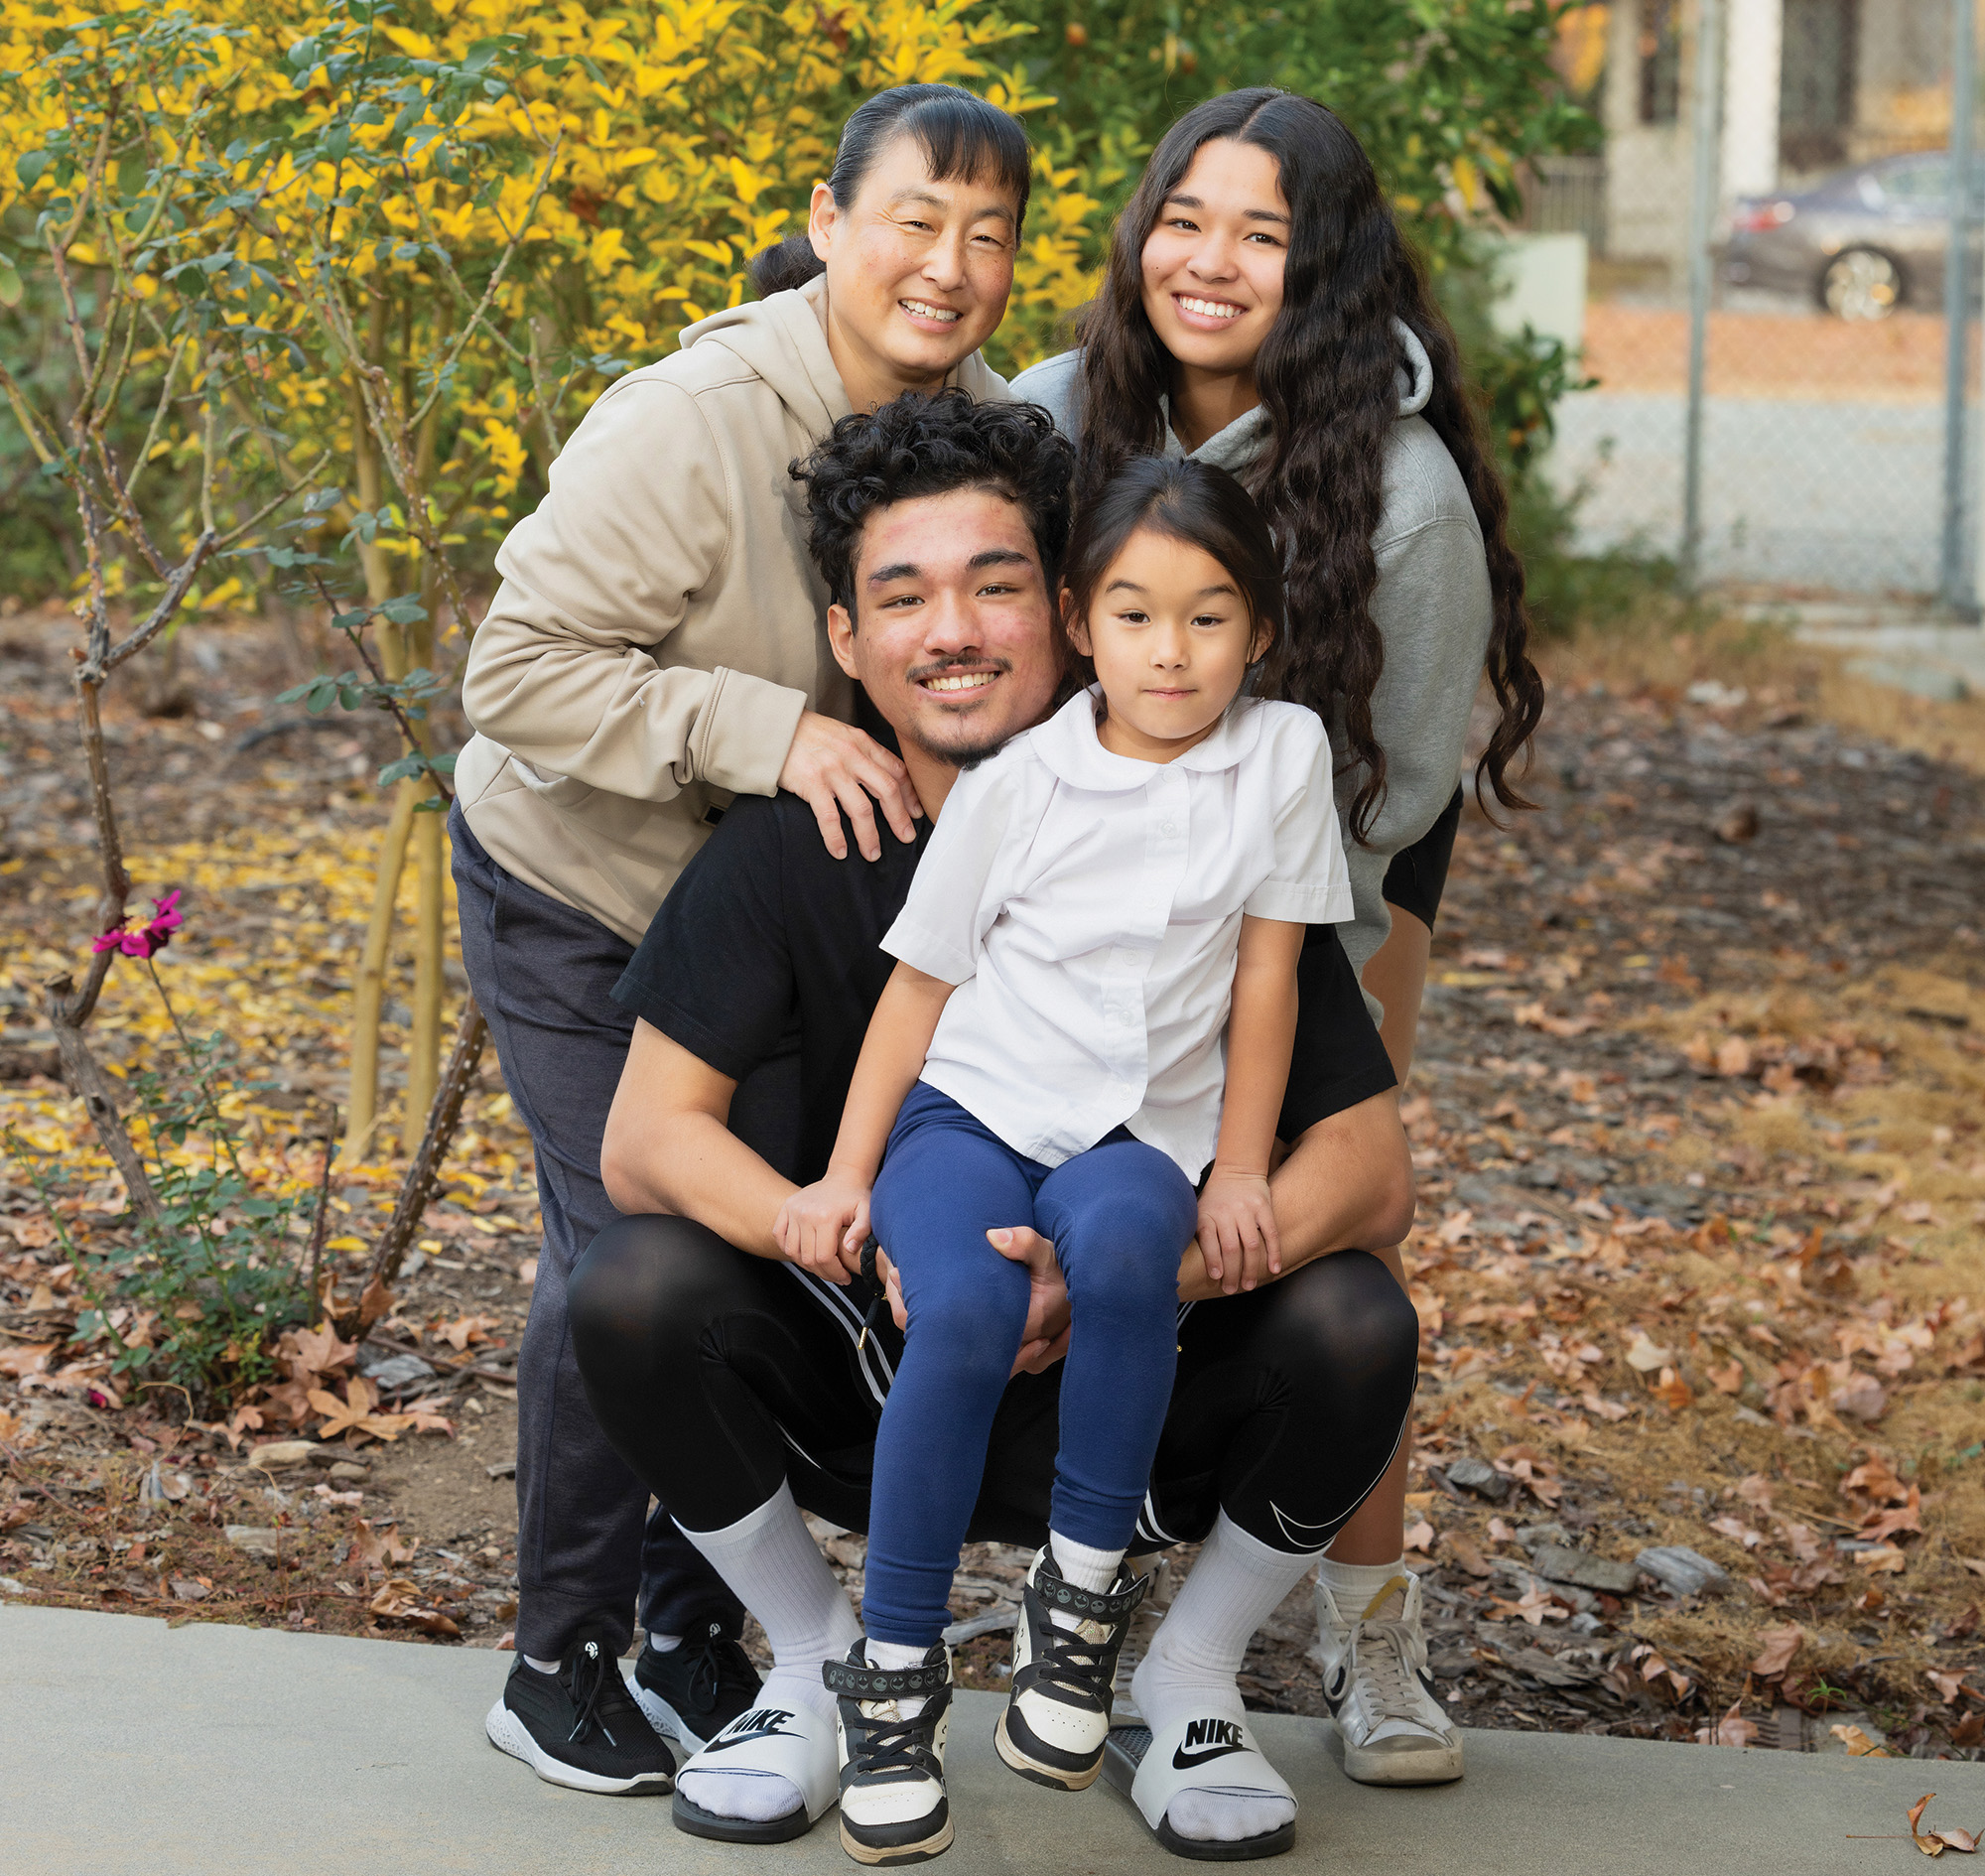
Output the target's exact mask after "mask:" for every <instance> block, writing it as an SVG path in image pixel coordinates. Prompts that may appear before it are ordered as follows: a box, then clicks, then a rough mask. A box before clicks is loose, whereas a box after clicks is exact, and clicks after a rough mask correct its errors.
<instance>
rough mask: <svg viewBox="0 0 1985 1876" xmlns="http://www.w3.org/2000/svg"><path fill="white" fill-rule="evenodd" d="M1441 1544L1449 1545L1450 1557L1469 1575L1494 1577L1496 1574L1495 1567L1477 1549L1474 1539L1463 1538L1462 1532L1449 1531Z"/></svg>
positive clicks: (1444, 1535)
mask: <svg viewBox="0 0 1985 1876" xmlns="http://www.w3.org/2000/svg"><path fill="white" fill-rule="evenodd" d="M1441 1542H1442V1543H1444V1544H1446V1545H1447V1553H1448V1555H1449V1556H1451V1557H1453V1559H1454V1560H1455V1561H1456V1562H1457V1563H1459V1564H1460V1565H1461V1567H1462V1568H1463V1569H1465V1570H1466V1571H1467V1572H1468V1573H1469V1575H1471V1576H1494V1575H1495V1574H1496V1567H1495V1565H1494V1564H1493V1563H1490V1562H1488V1561H1487V1560H1486V1559H1485V1558H1484V1557H1483V1554H1482V1552H1481V1551H1480V1550H1478V1549H1477V1548H1476V1547H1475V1543H1474V1541H1473V1540H1472V1539H1469V1538H1465V1537H1463V1536H1462V1534H1461V1533H1460V1532H1458V1531H1449V1532H1446V1533H1444V1534H1443V1535H1442V1537H1441Z"/></svg>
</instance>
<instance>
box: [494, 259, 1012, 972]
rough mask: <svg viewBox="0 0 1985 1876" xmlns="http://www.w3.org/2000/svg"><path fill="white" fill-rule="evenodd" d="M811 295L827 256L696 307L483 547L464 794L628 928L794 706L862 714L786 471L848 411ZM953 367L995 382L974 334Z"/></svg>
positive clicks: (771, 764)
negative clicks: (783, 288)
mask: <svg viewBox="0 0 1985 1876" xmlns="http://www.w3.org/2000/svg"><path fill="white" fill-rule="evenodd" d="M826 316H827V281H826V278H825V277H824V276H823V277H821V278H818V279H815V280H813V281H811V282H809V283H808V284H807V285H806V286H804V287H802V288H800V289H799V290H798V291H796V292H792V293H777V294H773V295H772V296H771V298H769V299H767V300H762V301H756V302H753V303H751V304H749V305H746V306H739V307H732V308H731V309H730V310H729V311H728V312H724V313H719V314H716V315H714V316H713V317H712V318H710V319H707V320H703V321H701V322H700V323H698V324H697V325H695V326H692V327H690V328H689V329H688V331H686V332H685V333H684V334H683V335H682V349H681V350H680V351H678V352H676V353H675V354H674V355H673V356H671V357H668V358H665V359H663V360H662V361H661V363H659V364H653V365H648V366H646V367H645V368H644V369H642V370H639V371H631V372H629V373H628V374H627V375H626V376H625V377H624V378H621V379H619V380H617V381H616V382H615V383H614V384H613V385H611V386H610V387H609V388H608V389H607V390H606V391H605V393H604V394H603V395H602V396H601V397H600V399H599V401H598V402H597V403H596V404H595V405H594V406H593V408H592V409H591V410H590V411H589V412H588V413H587V415H586V420H585V421H584V422H583V423H582V424H581V425H580V426H579V428H578V429H577V430H576V431H575V432H574V433H573V436H572V440H571V441H570V442H569V443H568V444H567V445H566V447H565V450H564V452H563V453H562V454H561V455H560V457H559V459H558V461H557V462H556V463H554V464H553V466H552V472H551V490H550V492H549V493H548V494H547V495H546V497H545V499H544V501H543V502H542V503H541V504H540V505H539V507H538V509H537V511H536V512H535V513H534V514H531V515H529V516H527V517H526V518H525V519H524V520H522V521H519V522H518V523H517V525H516V526H515V527H514V528H513V529H511V531H510V536H509V538H508V539H507V540H506V541H505V542H504V543H503V546H502V548H501V549H500V551H499V552H498V553H497V556H496V570H497V572H498V573H500V574H501V575H502V577H503V584H502V586H501V587H500V588H498V590H497V593H496V598H495V600H494V602H493V603H491V605H490V607H489V611H488V614H487V616H485V617H484V619H483V621H482V623H481V625H480V626H479V627H478V628H477V630H476V633H475V640H474V643H473V645H472V646H471V647H470V649H469V654H468V668H467V671H466V672H465V673H464V675H463V684H462V701H463V711H464V712H465V714H466V715H467V718H468V721H469V724H470V725H471V727H472V728H473V729H474V730H475V732H476V735H475V736H474V737H473V738H472V739H471V740H470V742H469V744H468V746H467V747H466V748H465V749H463V752H462V755H461V758H460V761H459V763H458V765H457V769H456V785H457V794H458V796H459V798H460V800H461V802H462V808H463V814H464V815H465V816H466V817H467V820H468V826H469V830H470V831H471V832H472V833H473V834H474V836H475V838H476V839H477V840H478V841H480V842H481V843H482V845H483V846H484V847H485V848H486V849H487V850H488V852H489V854H490V856H491V857H492V858H493V859H494V860H495V861H496V862H497V863H498V864H499V865H500V866H501V867H503V868H504V869H505V870H506V871H508V872H510V873H511V874H513V875H514V876H515V877H517V878H519V879H522V880H523V881H524V882H525V883H526V884H527V885H531V886H535V887H536V888H537V889H538V890H539V891H541V892H546V893H549V894H550V895H551V896H552V897H553V898H556V899H561V900H563V901H564V902H565V903H566V904H568V905H573V906H577V907H578V908H579V909H580V910H581V911H584V912H589V913H591V914H592V915H593V916H594V917H595V918H596V919H598V920H599V922H600V923H601V924H602V925H604V926H606V927H607V928H608V929H609V930H611V931H614V932H617V933H618V934H619V935H620V936H621V937H622V938H624V939H626V940H627V941H628V943H630V944H637V943H639V941H640V939H641V936H642V934H643V933H644V932H645V931H646V930H647V928H648V922H649V920H651V919H652V918H653V917H654V915H655V912H656V909H657V908H658V907H659V906H660V905H661V902H662V899H663V897H664V895H665V894H666V893H667V892H668V889H669V887H670V886H672V885H673V884H674V883H675V880H676V876H677V874H679V873H680V872H681V871H682V870H683V868H684V867H685V866H687V865H688V864H689V861H690V858H691V856H692V855H694V854H695V852H696V851H697V849H698V848H699V847H700V846H701V845H702V844H703V842H704V840H705V839H706V838H707V837H708V835H709V832H710V828H711V826H712V825H713V823H714V822H715V821H716V819H717V818H718V817H719V816H720V815H721V812H722V810H723V807H724V805H725V803H726V802H728V800H729V799H730V797H731V796H732V795H738V794H753V795H769V794H771V793H772V792H773V790H774V789H775V788H776V787H777V786H778V777H779V770H780V769H781V768H782V767H783V766H784V764H785V759H786V750H787V748H788V747H789V746H790V744H791V742H792V739H793V732H794V731H795V730H796V729H797V728H798V726H799V720H800V713H801V712H802V711H804V710H816V711H820V712H822V713H823V714H825V715H828V716H832V717H839V718H841V719H842V720H843V721H847V720H848V719H849V718H850V717H851V715H852V713H853V706H854V694H853V690H852V687H851V685H850V683H849V680H848V679H847V677H846V676H844V675H843V673H842V672H841V670H840V668H839V667H838V666H837V665H836V664H835V662H834V658H833V655H832V653H831V652H830V651H829V650H828V644H827V631H826V619H827V603H828V598H827V589H826V587H825V586H824V585H823V584H822V583H821V579H820V576H819V575H818V574H817V573H816V572H815V571H814V565H813V561H812V559H811V558H810V556H809V555H808V553H807V545H806V533H807V516H806V497H805V491H804V490H803V489H802V488H801V487H800V485H799V484H798V483H797V482H795V481H794V480H793V479H792V478H791V476H790V475H789V474H788V473H787V468H788V466H789V465H790V464H791V463H792V462H793V460H794V459H795V458H796V457H802V456H804V455H806V454H807V452H808V451H809V450H811V449H812V448H813V447H814V445H815V444H816V443H818V442H819V441H820V440H821V438H822V437H824V436H825V435H826V434H827V432H828V430H829V429H830V428H831V427H832V426H833V424H834V423H835V422H836V420H837V419H839V418H842V417H845V416H847V415H848V413H849V404H848V393H847V392H846V391H845V390H844V389H843V388H842V383H841V376H840V373H839V372H837V371H836V370H835V367H834V360H833V357H832V356H831V354H830V353H829V351H828V348H827V327H826ZM946 382H947V383H950V384H957V385H962V386H964V388H965V389H966V390H968V391H970V392H971V393H972V394H973V396H975V397H978V398H985V399H992V398H1001V399H1002V398H1004V397H1005V396H1006V395H1007V391H1006V384H1005V380H1004V379H1003V378H1001V377H999V376H998V374H997V373H996V372H994V371H993V370H992V368H991V367H990V366H989V365H987V364H986V362H985V361H984V360H983V359H982V358H981V357H980V356H979V354H978V353H977V352H974V353H973V354H972V356H971V357H969V358H967V359H966V360H965V361H964V363H963V364H961V365H960V366H959V367H958V369H957V370H956V371H954V372H953V373H952V375H951V377H950V378H949V379H947V380H946Z"/></svg>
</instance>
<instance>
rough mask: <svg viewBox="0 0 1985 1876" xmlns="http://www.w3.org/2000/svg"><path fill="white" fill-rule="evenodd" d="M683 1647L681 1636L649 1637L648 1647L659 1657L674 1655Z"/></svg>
mask: <svg viewBox="0 0 1985 1876" xmlns="http://www.w3.org/2000/svg"><path fill="white" fill-rule="evenodd" d="M682 1645H683V1638H682V1637H681V1636H680V1635H651V1636H649V1637H648V1646H649V1647H650V1648H652V1649H653V1650H654V1651H655V1653H656V1654H657V1655H673V1654H674V1653H675V1652H676V1650H677V1649H679V1648H680V1647H681V1646H682Z"/></svg>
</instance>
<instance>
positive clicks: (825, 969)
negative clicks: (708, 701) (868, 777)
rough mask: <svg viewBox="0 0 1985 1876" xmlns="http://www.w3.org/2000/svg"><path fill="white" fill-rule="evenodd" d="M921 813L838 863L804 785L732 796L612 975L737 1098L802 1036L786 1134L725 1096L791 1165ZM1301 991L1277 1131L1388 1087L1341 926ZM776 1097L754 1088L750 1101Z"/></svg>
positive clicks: (868, 980)
mask: <svg viewBox="0 0 1985 1876" xmlns="http://www.w3.org/2000/svg"><path fill="white" fill-rule="evenodd" d="M930 825H931V824H930V823H929V822H928V821H925V822H922V823H921V824H920V825H919V831H918V838H917V840H916V842H915V844H914V845H909V846H906V845H905V844H904V843H903V842H901V841H899V840H897V839H896V837H895V836H894V835H893V834H891V833H890V832H889V831H888V830H887V828H886V827H885V828H883V830H882V857H881V858H880V859H879V860H876V861H873V862H870V861H865V860H863V859H862V858H861V856H860V853H859V852H858V851H857V849H856V846H855V839H854V835H853V833H852V832H850V833H849V837H848V854H849V857H848V858H847V859H846V860H836V859H835V858H834V857H833V856H832V855H831V854H829V852H828V851H827V849H826V847H825V846H824V845H823V844H822V842H821V838H820V825H819V823H818V822H817V821H816V820H815V819H814V813H813V810H812V809H811V808H809V807H808V806H807V804H806V803H805V802H803V801H801V800H800V799H799V797H798V796H796V795H789V794H785V793H780V794H778V795H774V796H772V797H771V798H770V799H767V798H766V797H764V796H762V795H755V796H748V797H745V796H740V797H739V798H738V799H737V801H736V802H735V803H734V804H733V805H732V806H731V807H730V808H729V809H728V810H727V811H726V813H725V816H724V820H723V823H722V824H721V825H720V826H719V827H718V829H717V831H716V832H715V833H714V834H713V835H712V836H711V837H710V839H709V841H707V842H706V843H705V845H704V847H703V850H702V852H701V853H699V854H698V855H697V856H696V858H695V859H694V860H692V861H691V862H690V864H689V866H688V867H687V868H686V869H685V870H684V872H683V875H682V877H681V878H680V879H678V880H677V881H676V884H675V887H674V889H673V890H672V891H671V892H670V893H669V896H668V897H667V898H666V899H665V900H664V901H663V902H662V909H661V910H660V911H659V912H657V913H656V914H655V921H654V923H653V924H652V925H650V926H649V927H648V932H647V936H646V937H645V938H643V939H642V940H641V943H640V946H639V948H638V949H637V950H636V951H635V953H634V956H633V958H632V960H631V961H630V962H629V964H628V966H627V969H626V971H625V973H624V974H623V975H622V976H621V979H620V981H619V983H618V984H616V985H615V986H614V989H613V1000H614V1002H615V1003H617V1004H619V1005H622V1007H624V1008H627V1009H630V1010H632V1011H633V1012H634V1014H635V1015H637V1016H640V1017H642V1018H644V1019H645V1020H646V1021H648V1022H650V1023H652V1024H653V1025H654V1026H655V1027H656V1028H657V1029H659V1030H661V1032H662V1033H663V1034H664V1035H666V1036H668V1037H669V1038H670V1039H671V1040H672V1041H675V1042H679V1043H680V1044H681V1045H682V1046H683V1047H684V1048H686V1049H688V1050H689V1051H690V1053H691V1054H692V1055H695V1056H697V1057H698V1058H699V1059H700V1060H702V1061H705V1062H708V1063H709V1064H710V1066H711V1067H712V1068H714V1069H716V1070H717V1072H718V1073H719V1074H720V1075H728V1076H729V1077H730V1078H731V1079H732V1080H734V1081H737V1082H739V1083H740V1084H744V1085H743V1086H741V1087H740V1088H739V1090H738V1095H739V1100H740V1102H742V1101H745V1100H746V1098H747V1096H749V1095H750V1094H751V1093H752V1091H754V1090H756V1089H758V1088H760V1087H762V1086H763V1085H764V1083H765V1082H766V1080H767V1079H768V1078H777V1077H780V1076H782V1075H783V1076H787V1077H789V1076H790V1068H791V1063H792V1059H793V1056H794V1053H795V1049H796V1051H797V1057H798V1087H797V1097H796V1107H797V1113H796V1117H795V1121H794V1123H793V1124H794V1125H795V1127H796V1134H795V1136H794V1138H793V1139H792V1142H791V1145H790V1147H788V1146H787V1145H786V1143H785V1142H784V1141H783V1140H782V1139H780V1138H779V1134H780V1129H779V1128H778V1127H776V1126H774V1125H772V1124H771V1123H768V1122H754V1123H752V1124H744V1123H740V1120H739V1116H738V1108H737V1106H736V1105H735V1104H733V1108H732V1125H733V1127H735V1128H736V1131H737V1133H738V1135H739V1137H740V1138H742V1139H747V1140H748V1141H749V1142H750V1143H751V1144H752V1145H753V1146H754V1147H755V1148H756V1149H757V1150H758V1151H759V1152H761V1153H763V1154H764V1156H765V1158H766V1159H767V1160H769V1161H770V1162H771V1163H772V1164H773V1165H775V1166H777V1167H778V1168H779V1170H780V1171H782V1172H784V1173H785V1174H786V1175H787V1177H789V1178H792V1179H795V1180H798V1181H801V1182H807V1181H811V1180H814V1179H817V1178H819V1177H820V1176H821V1174H822V1173H823V1172H825V1171H826V1170H827V1162H828V1157H829V1155H830V1154H831V1153H832V1151H833V1149H834V1137H835V1134H836V1133H837V1132H838V1131H839V1129H840V1126H841V1110H842V1107H843V1105H844V1104H845V1103H846V1101H847V1099H848V1088H849V1084H850V1083H851V1082H852V1081H853V1080H854V1078H855V1063H856V1059H857V1057H859V1056H860V1053H861V1038H862V1035H863V1033H864V1032H865V1031H866V1029H867V1027H868V1018H869V1016H870V1015H871V1014H872V1013H873V1011H874V1008H875V1005H876V1003H877V1001H878V1000H879V999H880V997H881V995H882V987H883V985H885V984H886V983H887V982H888V981H889V973H890V972H891V971H892V970H894V969H895V963H896V961H895V959H893V958H892V957H890V956H889V954H888V953H887V952H885V951H884V950H883V949H882V948H881V939H882V934H883V933H884V932H886V931H887V930H888V929H889V927H890V926H891V925H892V924H894V923H895V919H896V914H897V913H898V912H899V911H901V910H902V907H903V901H904V900H905V899H906V898H907V897H908V896H909V890H910V878H911V875H912V874H913V873H914V872H915V871H916V867H917V861H918V858H919V857H920V856H921V855H922V853H923V850H924V844H925V842H927V841H928V840H929V838H930ZM1297 988H1298V996H1299V998H1300V1004H1299V1007H1298V1013H1297V1017H1296V1045H1295V1059H1294V1062H1293V1064H1292V1065H1291V1067H1290V1070H1289V1084H1288V1092H1287V1094H1286V1095H1285V1097H1284V1099H1283V1102H1282V1117H1281V1123H1280V1133H1281V1136H1282V1138H1283V1139H1295V1138H1296V1137H1297V1135H1299V1134H1301V1133H1303V1132H1304V1131H1305V1130H1306V1129H1308V1128H1311V1127H1314V1126H1315V1125H1316V1123H1317V1122H1318V1121H1321V1120H1324V1119H1326V1118H1327V1117H1328V1116H1330V1115H1332V1114H1339V1113H1342V1112H1343V1111H1344V1110H1345V1109H1346V1108H1351V1107H1356V1106H1357V1105H1358V1103H1359V1102H1361V1101H1364V1100H1368V1099H1369V1098H1370V1097H1371V1096H1373V1095H1375V1094H1383V1093H1384V1092H1385V1091H1386V1090H1387V1089H1388V1088H1390V1087H1392V1086H1394V1085H1395V1084H1394V1077H1393V1075H1392V1066H1391V1062H1390V1060H1389V1058H1388V1056H1387V1054H1386V1049H1385V1045H1384V1044H1383V1043H1382V1042H1381V1041H1380V1040H1379V1032H1378V1030H1377V1028H1376V1027H1375V1026H1374V1025H1373V1022H1372V1017H1371V1014H1370V1012H1369V1011H1368V1010H1367V1009H1366V1007H1365V1000H1364V998H1363V997H1362V996H1361V995H1360V994H1359V990H1358V981H1357V979H1356V977H1355V976H1354V975H1353V973H1352V970H1351V962H1350V960H1349V959H1348V958H1347V957H1346V956H1345V955H1344V947H1343V946H1342V945H1341V944H1339V943H1338V939H1337V930H1336V927H1335V926H1332V925H1312V926H1311V927H1310V928H1309V935H1308V937H1307V938H1306V939H1305V940H1304V943H1303V949H1302V962H1301V964H1300V965H1299V967H1298V969H1297ZM780 1105H781V1104H779V1103H778V1102H765V1101H759V1102H758V1103H757V1104H756V1107H755V1109H754V1112H760V1113H762V1112H764V1111H766V1110H769V1109H776V1108H777V1107H779V1106H780ZM754 1135H755V1136H757V1137H756V1138H754Z"/></svg>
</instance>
